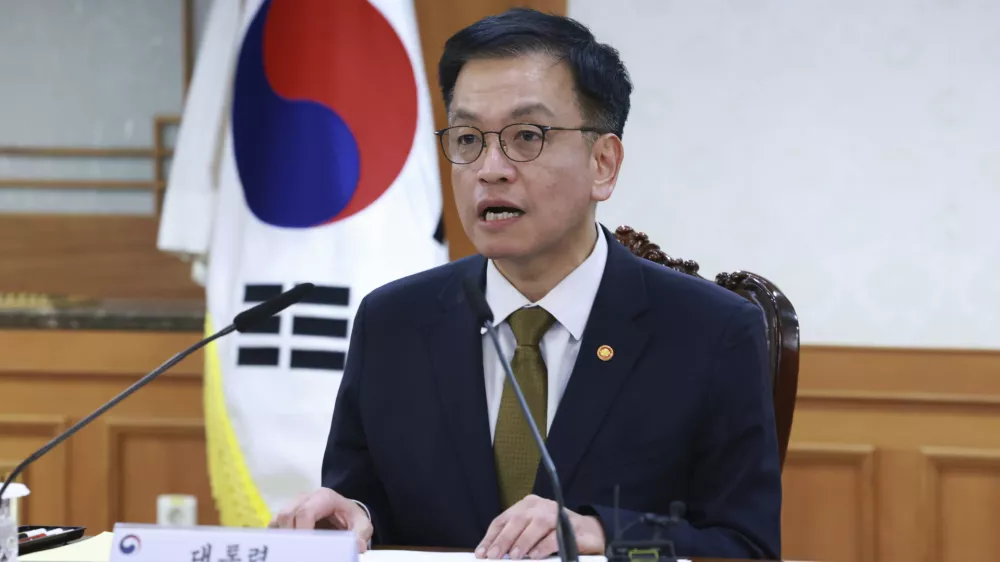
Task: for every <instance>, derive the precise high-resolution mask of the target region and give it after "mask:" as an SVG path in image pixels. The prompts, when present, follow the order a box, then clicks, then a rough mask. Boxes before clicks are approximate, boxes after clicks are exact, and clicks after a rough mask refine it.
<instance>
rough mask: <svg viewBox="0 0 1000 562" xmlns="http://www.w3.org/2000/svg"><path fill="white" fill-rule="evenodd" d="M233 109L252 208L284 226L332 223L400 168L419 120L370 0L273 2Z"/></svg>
mask: <svg viewBox="0 0 1000 562" xmlns="http://www.w3.org/2000/svg"><path fill="white" fill-rule="evenodd" d="M232 118H233V120H232V128H233V142H234V146H233V149H234V152H235V155H236V168H237V171H238V172H239V177H240V183H242V185H243V192H244V195H245V197H246V202H247V205H248V206H249V208H250V211H251V212H252V213H253V214H254V215H255V216H256V217H257V218H258V219H260V220H261V221H263V222H265V223H267V224H270V225H274V226H279V227H289V228H307V227H312V226H319V225H324V224H329V223H332V222H336V221H339V220H342V219H345V218H347V217H349V216H351V215H353V214H355V213H357V212H359V211H361V210H363V209H364V208H365V207H367V206H368V205H370V204H372V203H373V202H374V201H375V200H376V199H378V198H379V197H380V196H381V195H382V194H383V193H385V191H386V190H387V189H389V187H390V186H391V185H392V183H393V181H395V179H396V177H397V176H398V175H399V172H400V171H401V170H402V168H403V164H405V163H406V159H407V158H408V157H409V154H410V150H411V148H412V146H413V140H414V134H415V132H416V127H417V86H416V79H415V77H414V74H413V68H412V66H411V62H410V58H409V55H408V54H407V52H406V49H405V47H404V46H403V43H402V41H401V40H400V38H399V36H398V35H397V34H396V31H395V30H394V29H393V27H392V25H391V24H390V23H389V22H388V21H387V20H386V19H385V17H384V16H383V15H382V13H381V12H379V11H378V10H377V9H376V8H375V7H374V6H372V5H371V4H370V3H369V2H368V1H367V0H266V1H265V2H263V3H262V4H261V6H260V9H259V11H258V12H257V14H256V15H255V16H254V18H253V21H252V22H251V23H250V26H249V27H248V29H247V32H246V35H245V37H244V39H243V44H242V47H241V49H240V53H239V58H238V60H237V66H236V76H235V83H234V90H233V114H232Z"/></svg>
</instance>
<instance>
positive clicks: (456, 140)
mask: <svg viewBox="0 0 1000 562" xmlns="http://www.w3.org/2000/svg"><path fill="white" fill-rule="evenodd" d="M549 131H583V132H588V133H600V132H601V131H599V130H597V129H592V128H587V127H582V128H571V127H549V126H545V125H534V124H531V123H513V124H511V125H507V126H506V127H504V128H503V129H500V130H499V131H482V130H480V129H478V128H476V127H471V126H468V125H461V126H458V127H448V128H446V129H441V130H440V131H434V134H435V135H437V136H438V138H439V139H440V140H441V150H442V151H444V156H445V158H447V159H448V160H449V161H451V162H452V163H454V164H471V163H472V162H475V161H476V160H477V159H478V158H479V155H480V154H482V152H483V147H485V146H486V135H487V134H489V133H496V135H497V137H499V139H500V149H501V150H503V153H504V154H506V155H507V158H510V159H511V160H513V161H514V162H530V161H532V160H534V159H535V158H538V155H539V154H541V153H542V148H543V147H544V146H545V133H547V132H549Z"/></svg>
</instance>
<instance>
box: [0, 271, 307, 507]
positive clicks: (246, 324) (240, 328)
mask: <svg viewBox="0 0 1000 562" xmlns="http://www.w3.org/2000/svg"><path fill="white" fill-rule="evenodd" d="M313 287H315V285H313V284H312V283H303V284H301V285H296V286H295V287H293V288H292V289H290V290H288V291H286V292H284V293H282V294H280V295H278V296H276V297H274V298H271V299H268V300H266V301H264V302H262V303H260V304H258V305H256V306H254V307H253V308H249V309H247V310H244V311H243V312H241V313H239V314H237V315H236V317H235V318H234V319H233V323H232V324H230V325H228V326H226V327H225V328H223V329H221V330H219V331H218V332H216V333H214V334H212V335H211V336H209V337H207V338H205V339H203V340H201V341H199V342H198V343H196V344H194V345H192V346H191V347H189V348H187V349H185V350H184V351H182V352H180V353H178V354H176V355H174V356H173V357H171V358H170V359H168V360H167V362H166V363H164V364H162V365H160V366H159V367H157V368H156V370H154V371H152V372H151V373H149V374H148V375H146V376H144V377H142V378H141V379H139V380H138V381H136V382H135V383H134V384H133V385H132V386H130V387H128V388H126V389H125V390H123V391H122V392H121V393H120V394H119V395H118V396H115V397H114V398H112V399H111V400H109V401H108V402H107V403H105V404H104V405H103V406H101V407H100V408H98V409H97V410H95V411H94V412H93V413H92V414H90V415H88V416H87V417H85V418H83V419H82V420H80V421H78V422H76V423H75V424H73V427H70V428H69V429H67V430H66V431H64V432H62V433H61V434H59V435H58V436H56V437H55V439H53V440H52V441H49V442H48V443H47V444H45V445H44V446H43V447H42V448H41V449H38V450H37V451H35V452H34V453H32V454H31V456H30V457H28V458H26V459H24V461H23V462H21V464H19V465H17V467H16V468H14V470H13V471H11V473H10V474H9V475H7V479H6V480H5V481H4V483H3V486H0V497H3V493H4V492H5V491H7V487H8V486H9V485H10V483H11V482H13V481H14V480H15V479H16V478H17V476H18V475H19V474H21V472H22V471H23V470H24V469H25V468H27V467H28V465H30V464H31V463H33V462H35V461H37V460H38V459H40V458H41V457H42V456H44V455H45V453H48V452H49V451H51V450H52V449H53V448H55V447H56V446H57V445H59V444H60V443H62V442H63V441H65V440H66V439H69V438H70V437H71V436H72V435H73V434H74V433H76V432H77V431H79V430H80V429H82V428H83V427H84V426H86V425H87V424H89V423H90V422H92V421H94V420H95V419H97V418H98V417H100V416H101V415H102V414H104V412H107V411H108V410H110V409H111V408H113V407H115V406H117V405H118V403H119V402H121V401H122V400H124V399H126V398H128V397H129V396H130V395H131V394H132V393H133V392H135V391H137V390H139V389H140V388H142V387H144V386H146V385H147V384H149V383H150V382H152V381H153V379H155V378H156V377H158V376H160V375H161V374H163V373H164V372H165V371H166V370H167V369H169V368H171V367H173V366H174V365H176V364H177V363H179V362H181V361H182V360H183V359H184V358H186V357H187V356H188V355H191V354H192V353H194V352H195V351H198V350H199V349H201V348H202V347H205V346H206V345H208V344H209V343H211V342H213V341H215V340H217V339H219V338H221V337H223V336H225V335H228V334H231V333H232V332H234V331H236V332H245V331H247V330H248V329H250V328H252V327H254V326H256V325H257V324H259V323H260V322H261V321H263V320H267V319H268V318H270V317H272V316H274V315H275V314H277V313H279V312H281V311H282V310H284V309H286V308H288V307H289V306H291V305H293V304H295V303H297V302H299V301H300V300H302V299H303V297H305V296H306V294H307V293H308V292H309V291H311V290H312V289H313Z"/></svg>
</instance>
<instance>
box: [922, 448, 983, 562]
mask: <svg viewBox="0 0 1000 562" xmlns="http://www.w3.org/2000/svg"><path fill="white" fill-rule="evenodd" d="M920 452H921V453H922V454H923V455H924V458H925V459H926V462H927V464H926V466H927V468H926V472H925V474H926V476H925V483H924V494H925V496H924V498H925V502H926V505H925V507H924V509H923V516H922V519H923V528H924V537H925V539H926V540H927V555H926V556H925V559H926V560H943V559H944V558H943V555H944V553H943V552H941V546H942V543H943V541H942V539H943V537H942V536H941V531H942V527H943V526H942V524H941V521H940V518H939V515H940V512H941V472H942V470H943V469H945V468H980V469H982V468H986V469H990V470H995V471H996V472H997V473H998V474H1000V449H967V448H958V447H921V448H920Z"/></svg>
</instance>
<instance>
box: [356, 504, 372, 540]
mask: <svg viewBox="0 0 1000 562" xmlns="http://www.w3.org/2000/svg"><path fill="white" fill-rule="evenodd" d="M351 501H352V502H354V503H356V504H358V505H359V506H361V509H363V510H365V515H367V516H368V520H369V521H371V520H372V512H371V511H370V510H369V509H368V506H367V505H365V504H363V503H361V502H359V501H358V500H351ZM373 524H374V522H373ZM372 534H373V535H374V533H372ZM371 547H372V540H371V539H368V548H369V549H371Z"/></svg>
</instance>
